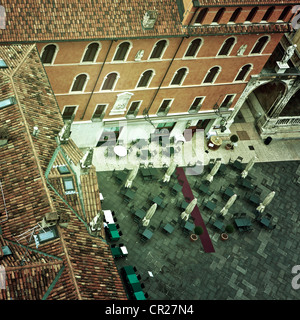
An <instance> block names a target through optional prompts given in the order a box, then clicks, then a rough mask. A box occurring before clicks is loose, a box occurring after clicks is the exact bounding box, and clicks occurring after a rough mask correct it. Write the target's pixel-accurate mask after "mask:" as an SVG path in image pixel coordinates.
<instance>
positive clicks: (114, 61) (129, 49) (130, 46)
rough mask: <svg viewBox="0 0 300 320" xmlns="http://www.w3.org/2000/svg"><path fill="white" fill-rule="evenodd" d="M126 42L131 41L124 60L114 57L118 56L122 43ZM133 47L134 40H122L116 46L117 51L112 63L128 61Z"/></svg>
mask: <svg viewBox="0 0 300 320" xmlns="http://www.w3.org/2000/svg"><path fill="white" fill-rule="evenodd" d="M125 42H128V43H129V47H128V50H127V52H126V54H125V57H124V59H123V60H114V59H115V56H116V54H117V52H118V50H119V47H120V45H121V44H122V43H125ZM132 47H133V44H132V42H131V41H129V40H125V41H122V42H120V43H119V44H118V45H117V47H116V50H115V53H114V56H113V58H112V59H111V62H112V63H122V62H126V61H127V58H128V55H129V52H130V51H131V49H132Z"/></svg>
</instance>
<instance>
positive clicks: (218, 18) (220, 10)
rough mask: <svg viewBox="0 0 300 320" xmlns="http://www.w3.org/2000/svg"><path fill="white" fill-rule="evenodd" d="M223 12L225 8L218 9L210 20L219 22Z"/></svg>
mask: <svg viewBox="0 0 300 320" xmlns="http://www.w3.org/2000/svg"><path fill="white" fill-rule="evenodd" d="M224 12H225V8H221V9H219V11H218V12H217V13H216V15H215V17H214V20H213V21H212V22H214V23H219V21H220V20H221V18H222V16H223V14H224Z"/></svg>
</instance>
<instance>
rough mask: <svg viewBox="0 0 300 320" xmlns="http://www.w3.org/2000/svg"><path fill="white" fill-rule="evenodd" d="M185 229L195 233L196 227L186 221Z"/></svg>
mask: <svg viewBox="0 0 300 320" xmlns="http://www.w3.org/2000/svg"><path fill="white" fill-rule="evenodd" d="M183 228H184V229H186V230H188V231H193V230H194V228H195V225H194V224H193V223H192V222H190V221H186V223H185V224H184V226H183Z"/></svg>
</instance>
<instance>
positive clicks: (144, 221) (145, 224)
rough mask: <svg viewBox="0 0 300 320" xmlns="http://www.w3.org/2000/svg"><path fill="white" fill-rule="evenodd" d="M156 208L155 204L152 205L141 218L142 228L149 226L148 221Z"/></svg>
mask: <svg viewBox="0 0 300 320" xmlns="http://www.w3.org/2000/svg"><path fill="white" fill-rule="evenodd" d="M156 208H157V204H156V203H154V204H153V205H152V206H151V207H150V209H149V210H148V211H147V213H146V215H145V217H144V218H143V220H142V222H143V226H144V227H146V226H148V225H149V222H150V219H151V218H152V217H153V215H154V213H155V211H156Z"/></svg>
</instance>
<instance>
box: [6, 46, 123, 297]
mask: <svg viewBox="0 0 300 320" xmlns="http://www.w3.org/2000/svg"><path fill="white" fill-rule="evenodd" d="M0 57H1V58H3V59H4V60H5V62H6V64H7V65H8V68H6V69H0V80H1V82H0V101H2V100H4V99H6V98H11V97H13V98H14V99H15V104H13V105H10V106H8V107H4V108H0V120H1V122H0V128H1V127H3V126H5V127H6V128H7V132H8V143H7V144H6V145H3V146H0V152H1V157H0V165H1V166H0V182H1V197H0V212H1V216H0V227H1V230H0V231H1V232H2V237H3V243H6V244H7V243H9V247H10V248H11V249H12V250H11V251H12V252H13V254H12V255H8V256H7V255H5V256H2V257H0V264H1V265H4V266H5V268H7V270H6V271H7V286H8V287H9V290H8V291H7V293H6V294H3V293H1V294H3V299H126V294H125V292H124V289H123V286H122V282H121V279H120V277H119V275H118V272H117V269H116V266H115V264H114V260H113V257H112V255H111V252H110V250H109V245H108V244H107V243H106V241H105V238H104V237H105V235H104V232H103V231H102V233H101V234H100V235H99V236H97V237H95V236H91V235H90V234H89V229H88V225H89V222H90V221H91V220H92V219H93V218H94V217H95V216H96V215H97V213H98V212H99V210H100V209H101V204H100V199H99V190H98V185H97V177H96V172H95V168H94V167H93V166H92V167H91V168H90V169H89V170H87V171H86V170H85V172H84V175H82V176H81V173H80V172H79V171H80V169H78V168H77V169H76V170H77V171H76V172H75V174H76V175H79V176H78V177H77V179H79V180H80V184H81V187H82V190H81V192H82V199H80V201H78V204H79V207H78V208H76V209H78V210H79V209H80V210H83V211H84V212H86V213H87V214H86V216H83V215H82V216H80V215H79V214H78V213H77V211H76V210H74V208H72V206H71V205H70V204H69V203H68V201H66V198H64V197H63V196H62V194H61V193H59V192H57V190H56V189H55V188H53V186H52V185H51V181H50V179H48V177H47V174H46V173H47V172H49V170H50V171H51V170H52V168H51V166H52V165H53V163H55V164H61V165H62V164H63V163H62V162H63V160H62V159H63V158H60V157H57V155H58V154H59V152H58V151H57V150H63V152H64V153H66V155H67V157H68V159H70V162H72V165H77V166H79V168H80V165H79V160H80V159H81V158H82V155H83V154H82V152H81V151H80V150H79V149H78V148H77V147H76V145H75V143H74V142H73V141H72V140H71V139H70V140H68V141H67V142H66V143H65V144H64V145H59V143H58V140H57V135H58V133H59V131H60V130H61V128H62V127H63V125H64V123H63V121H62V118H61V114H60V111H59V107H58V105H57V103H56V100H55V97H54V95H53V92H52V90H51V87H50V84H49V82H48V79H47V76H46V73H45V72H44V69H43V65H42V63H41V61H40V58H39V54H38V51H37V49H36V47H35V45H21V46H19V45H11V46H1V47H0ZM34 126H37V127H38V129H39V134H38V136H37V137H34V136H33V135H32V132H33V127H34ZM55 161H57V162H55ZM2 193H3V197H4V200H3V198H2ZM76 197H79V195H76ZM53 212H55V213H57V214H58V216H59V217H62V216H63V215H65V216H67V217H68V219H69V224H68V225H67V226H65V227H61V226H60V225H57V232H58V238H56V239H53V240H51V241H47V242H45V243H41V244H39V246H38V249H36V245H35V242H34V241H33V239H32V236H33V234H37V233H38V232H41V231H42V227H41V226H42V220H43V218H44V217H45V216H46V214H50V213H53ZM43 228H45V227H43ZM45 229H46V228H45ZM45 231H47V229H46V230H45ZM1 239H2V238H1ZM25 248H26V249H27V253H26V259H25V260H24V261H23V263H22V265H21V256H22V255H23V253H24V252H25V251H26V249H25ZM91 272H92V273H91ZM80 274H84V275H85V278H84V281H82V280H81V278H80V277H79V275H80ZM26 275H27V276H28V279H29V278H30V277H31V276H32V277H34V282H33V284H32V283H31V282H30V281H29V282H28V283H27V282H26V281H27V280H26ZM45 275H46V278H45ZM90 282H91V283H90ZM31 285H33V287H31ZM16 286H17V287H18V288H21V289H22V288H26V290H27V291H26V292H25V293H22V292H21V291H22V290H21V289H17V290H16V289H15V287H16Z"/></svg>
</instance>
